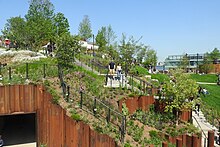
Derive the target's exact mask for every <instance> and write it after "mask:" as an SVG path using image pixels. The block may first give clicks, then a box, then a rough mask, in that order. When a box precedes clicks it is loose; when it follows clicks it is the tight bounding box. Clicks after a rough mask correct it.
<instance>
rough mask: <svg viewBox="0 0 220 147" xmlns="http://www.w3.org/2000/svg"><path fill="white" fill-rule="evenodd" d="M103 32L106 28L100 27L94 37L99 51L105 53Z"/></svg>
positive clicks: (105, 43)
mask: <svg viewBox="0 0 220 147" xmlns="http://www.w3.org/2000/svg"><path fill="white" fill-rule="evenodd" d="M105 32H106V28H105V27H102V28H101V29H100V30H98V34H97V35H96V38H95V40H96V44H97V45H98V46H99V50H100V51H102V52H103V51H104V52H105V51H106V46H107V40H106V38H105Z"/></svg>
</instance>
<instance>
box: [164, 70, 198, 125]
mask: <svg viewBox="0 0 220 147" xmlns="http://www.w3.org/2000/svg"><path fill="white" fill-rule="evenodd" d="M171 75H172V79H171V81H167V82H165V84H164V92H165V101H166V104H167V105H166V107H165V110H166V111H169V112H173V111H175V112H176V116H177V124H178V118H179V112H180V111H182V110H189V109H191V108H192V105H193V102H194V101H193V100H194V99H196V98H197V94H198V85H197V83H196V81H195V80H192V79H191V78H190V77H189V74H186V73H183V70H182V69H176V70H173V71H171Z"/></svg>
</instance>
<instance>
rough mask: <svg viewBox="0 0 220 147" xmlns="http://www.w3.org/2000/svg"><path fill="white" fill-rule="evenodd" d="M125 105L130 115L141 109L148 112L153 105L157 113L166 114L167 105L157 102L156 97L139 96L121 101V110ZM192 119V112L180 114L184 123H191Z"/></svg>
mask: <svg viewBox="0 0 220 147" xmlns="http://www.w3.org/2000/svg"><path fill="white" fill-rule="evenodd" d="M123 103H125V104H126V107H127V108H128V112H129V114H132V113H134V112H135V111H136V110H138V109H141V110H143V111H148V110H149V108H150V106H151V105H154V108H155V110H156V111H159V112H164V109H165V104H164V103H161V102H160V101H159V100H155V99H154V96H139V97H131V98H126V99H121V100H120V101H119V110H120V111H121V110H122V104H123ZM191 118H192V111H182V112H181V113H180V119H181V120H182V121H186V122H188V121H190V120H191Z"/></svg>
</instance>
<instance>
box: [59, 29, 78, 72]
mask: <svg viewBox="0 0 220 147" xmlns="http://www.w3.org/2000/svg"><path fill="white" fill-rule="evenodd" d="M80 47H81V46H80V44H79V39H78V38H77V37H75V36H71V35H70V33H63V34H62V35H61V36H60V37H59V38H58V40H57V50H56V58H57V61H58V64H59V65H61V67H63V68H64V67H71V66H72V64H73V62H74V60H75V59H74V54H75V53H76V52H77V51H78V49H79V48H80Z"/></svg>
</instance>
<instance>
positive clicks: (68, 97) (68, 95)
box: [66, 85, 70, 102]
mask: <svg viewBox="0 0 220 147" xmlns="http://www.w3.org/2000/svg"><path fill="white" fill-rule="evenodd" d="M66 96H67V102H69V101H70V86H69V85H68V86H67V95H66Z"/></svg>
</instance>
